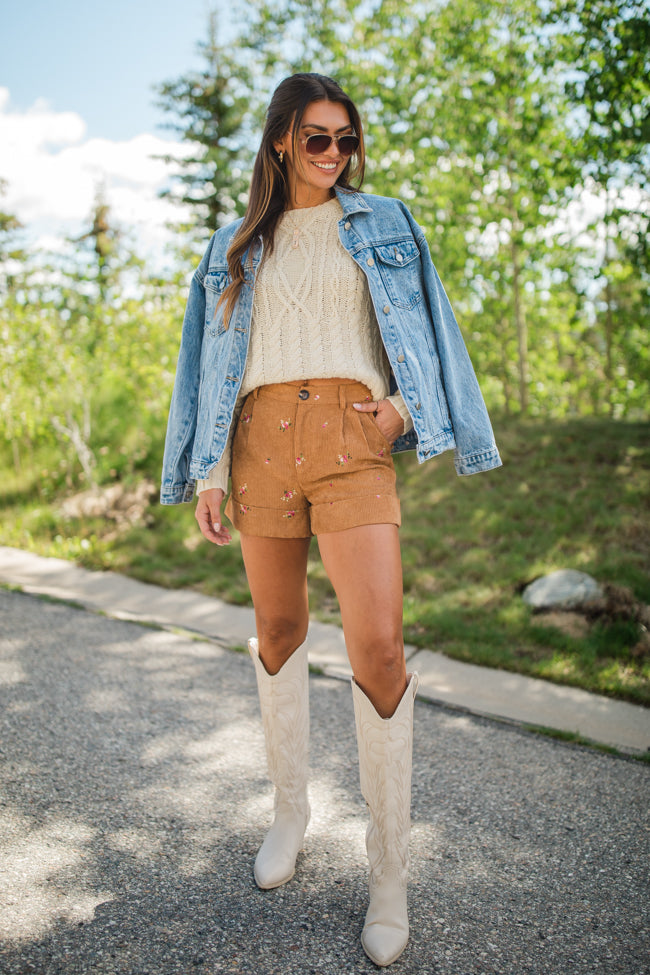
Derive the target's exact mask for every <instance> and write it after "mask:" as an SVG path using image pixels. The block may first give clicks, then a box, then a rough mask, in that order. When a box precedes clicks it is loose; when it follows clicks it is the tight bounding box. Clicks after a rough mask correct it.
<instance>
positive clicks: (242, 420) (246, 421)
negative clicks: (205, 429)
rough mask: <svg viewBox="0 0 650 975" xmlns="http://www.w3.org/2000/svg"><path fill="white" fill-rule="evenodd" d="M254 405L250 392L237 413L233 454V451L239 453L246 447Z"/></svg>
mask: <svg viewBox="0 0 650 975" xmlns="http://www.w3.org/2000/svg"><path fill="white" fill-rule="evenodd" d="M254 406H255V397H254V396H253V394H252V393H249V395H248V396H247V397H246V399H245V400H244V405H243V406H242V409H241V413H240V414H239V419H238V421H237V429H236V430H235V436H234V439H233V454H234V452H235V451H237V452H238V453H241V452H242V451H245V450H246V449H247V447H248V441H249V438H250V433H251V426H252V423H253V409H254Z"/></svg>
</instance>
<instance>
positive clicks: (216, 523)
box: [212, 521, 221, 532]
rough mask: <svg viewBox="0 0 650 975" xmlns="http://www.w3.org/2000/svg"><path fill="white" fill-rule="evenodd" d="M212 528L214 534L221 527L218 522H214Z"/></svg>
mask: <svg viewBox="0 0 650 975" xmlns="http://www.w3.org/2000/svg"><path fill="white" fill-rule="evenodd" d="M212 527H213V529H214V530H215V531H216V532H218V531H219V529H220V528H221V525H220V524H219V522H218V521H215V523H214V524H213V526H212Z"/></svg>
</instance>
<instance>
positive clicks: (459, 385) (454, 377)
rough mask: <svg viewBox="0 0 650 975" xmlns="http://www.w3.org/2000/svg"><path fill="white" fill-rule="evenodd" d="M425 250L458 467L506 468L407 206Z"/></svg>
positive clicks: (462, 345) (426, 277) (473, 470)
mask: <svg viewBox="0 0 650 975" xmlns="http://www.w3.org/2000/svg"><path fill="white" fill-rule="evenodd" d="M404 209H405V210H406V213H407V214H408V219H409V223H410V225H411V230H412V232H413V236H414V238H415V240H416V243H417V245H418V248H419V250H420V256H421V261H422V274H423V279H424V291H425V295H426V298H427V303H428V306H429V312H430V315H431V321H432V322H433V329H434V334H435V340H436V345H437V349H438V356H439V358H440V366H441V370H442V375H443V377H444V386H445V394H446V397H447V403H448V406H449V415H450V417H451V421H452V427H453V431H454V440H455V442H456V448H455V451H454V464H455V467H456V471H457V473H458V474H474V473H477V472H478V471H485V470H490V469H492V468H495V467H500V466H501V463H502V462H501V458H500V457H499V451H498V449H497V446H496V443H495V441H494V434H493V432H492V425H491V423H490V420H489V417H488V414H487V410H486V409H485V404H484V402H483V395H482V393H481V389H480V386H479V384H478V380H477V378H476V374H475V372H474V368H473V366H472V362H471V359H470V357H469V353H468V351H467V348H466V346H465V342H464V340H463V336H462V334H461V331H460V328H459V327H458V323H457V321H456V317H455V315H454V312H453V309H452V307H451V304H450V302H449V299H448V297H447V294H446V292H445V289H444V287H443V284H442V281H441V280H440V278H439V276H438V272H437V271H436V268H435V266H434V264H433V261H432V259H431V253H430V251H429V245H428V243H427V240H426V237H425V235H424V232H423V230H422V228H421V227H420V226H419V225H418V224H417V223H416V221H415V219H414V218H413V216H412V215H411V213H410V212H409V210H408V209H407V208H406V207H405V208H404Z"/></svg>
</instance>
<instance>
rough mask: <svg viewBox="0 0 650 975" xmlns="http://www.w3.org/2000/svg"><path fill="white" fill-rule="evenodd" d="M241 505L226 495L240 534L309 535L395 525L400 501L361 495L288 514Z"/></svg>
mask: <svg viewBox="0 0 650 975" xmlns="http://www.w3.org/2000/svg"><path fill="white" fill-rule="evenodd" d="M240 507H241V506H238V505H237V502H233V499H232V497H230V498H228V503H227V504H226V507H225V514H226V517H227V518H228V519H229V520H230V522H231V523H232V525H234V527H235V528H236V529H237V531H238V532H240V534H242V535H252V536H253V537H255V538H311V536H312V535H326V534H327V533H328V532H340V531H345V530H346V529H348V528H359V527H361V526H362V525H397V527H398V528H399V526H400V525H401V523H402V517H401V512H400V503H399V500H398V499H397V498H396V497H381V498H377V497H361V498H349V499H347V500H346V501H329V502H328V501H326V502H325V503H324V504H318V505H310V506H309V507H308V508H303V509H302V510H298V511H295V512H291V513H290V514H289V513H288V512H286V511H284V510H280V509H278V508H256V507H254V506H253V505H245V506H244V507H245V509H246V510H245V511H243V512H242V511H241V510H240Z"/></svg>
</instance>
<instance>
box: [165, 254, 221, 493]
mask: <svg viewBox="0 0 650 975" xmlns="http://www.w3.org/2000/svg"><path fill="white" fill-rule="evenodd" d="M213 241H214V237H213V238H212V239H211V240H210V243H209V245H208V248H207V250H206V252H205V254H204V256H203V258H202V260H201V263H200V264H199V266H198V267H197V269H196V271H195V272H194V275H193V277H192V282H191V284H190V293H189V298H188V301H187V305H186V308H185V316H184V318H183V330H182V334H181V347H180V352H179V355H178V365H177V367H176V379H175V381H174V391H173V393H172V400H171V406H170V408H169V421H168V423H167V436H166V439H165V453H164V457H163V471H162V484H161V491H160V500H161V503H162V504H178V503H179V502H181V501H191V500H192V497H193V495H194V481H193V479H192V478H191V477H190V474H189V468H190V459H191V456H192V447H193V445H194V435H195V433H196V421H197V411H198V399H199V381H200V368H201V347H202V344H203V326H204V320H205V290H204V287H203V281H204V278H205V275H206V272H207V269H208V265H209V262H210V254H211V251H212V244H213Z"/></svg>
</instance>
